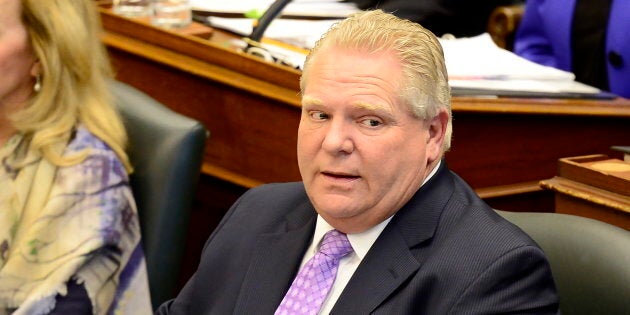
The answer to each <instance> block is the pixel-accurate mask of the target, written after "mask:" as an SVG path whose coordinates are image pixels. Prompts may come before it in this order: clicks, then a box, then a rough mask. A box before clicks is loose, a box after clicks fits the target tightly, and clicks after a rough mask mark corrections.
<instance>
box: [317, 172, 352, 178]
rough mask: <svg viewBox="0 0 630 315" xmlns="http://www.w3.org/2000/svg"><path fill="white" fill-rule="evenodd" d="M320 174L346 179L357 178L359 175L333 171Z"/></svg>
mask: <svg viewBox="0 0 630 315" xmlns="http://www.w3.org/2000/svg"><path fill="white" fill-rule="evenodd" d="M322 174H323V175H324V176H326V177H331V178H334V179H347V180H351V179H357V178H359V177H360V176H357V175H350V174H345V173H333V172H322Z"/></svg>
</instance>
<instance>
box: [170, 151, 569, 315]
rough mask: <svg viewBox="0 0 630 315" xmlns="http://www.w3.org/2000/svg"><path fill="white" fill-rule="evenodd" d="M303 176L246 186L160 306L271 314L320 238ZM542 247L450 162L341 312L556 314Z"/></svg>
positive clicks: (371, 260) (377, 251) (363, 272)
mask: <svg viewBox="0 0 630 315" xmlns="http://www.w3.org/2000/svg"><path fill="white" fill-rule="evenodd" d="M316 215H317V214H316V212H315V210H314V209H313V206H312V205H311V203H310V202H309V199H308V197H307V196H306V193H305V191H304V186H303V185H302V183H285V184H271V185H265V186H261V187H258V188H255V189H252V190H250V191H248V192H247V193H245V194H244V195H243V196H242V197H241V198H240V199H239V200H238V201H237V202H236V203H235V204H234V206H233V207H232V208H231V209H230V211H229V212H228V213H227V214H226V215H225V217H224V219H223V220H222V222H221V223H220V224H219V226H218V227H217V229H216V230H215V231H214V232H213V233H212V235H211V236H210V238H209V239H208V242H207V243H206V245H205V248H204V250H203V254H202V257H201V263H200V264H199V269H198V270H197V272H196V273H195V275H194V276H193V277H192V278H191V279H190V280H189V282H188V284H187V285H186V286H185V288H184V289H183V290H182V292H181V293H180V294H179V296H178V297H177V298H176V299H175V300H173V301H170V302H167V303H165V304H164V305H162V307H161V308H160V309H159V310H158V314H196V315H197V314H273V313H274V311H275V309H276V307H277V306H278V305H279V304H280V301H281V300H282V298H283V296H284V294H285V292H286V291H287V290H288V288H289V286H290V285H291V282H292V280H293V278H294V277H295V275H296V273H297V271H298V268H299V265H300V262H301V260H302V256H303V254H304V252H305V251H306V249H307V247H308V246H309V243H310V241H311V238H312V234H313V231H314V227H315V221H316ZM557 308H558V297H557V295H556V291H555V286H554V282H553V279H552V277H551V272H550V269H549V265H548V263H547V260H546V258H545V256H544V254H543V252H542V251H541V250H540V248H538V247H537V246H536V244H535V243H534V242H533V241H532V240H531V239H530V238H529V237H528V236H527V235H525V234H524V233H523V232H522V231H521V230H519V229H518V228H517V227H515V226H514V225H512V224H511V223H509V222H507V221H505V220H504V219H502V218H501V217H500V216H499V215H497V214H496V213H495V212H494V211H493V210H492V209H491V208H490V207H488V206H487V205H486V204H485V203H484V202H483V201H481V200H480V199H479V198H478V197H477V195H476V194H475V193H474V192H473V191H472V189H471V188H470V187H469V186H468V185H467V184H466V183H464V181H463V180H462V179H461V178H459V177H458V176H457V175H455V174H454V173H452V172H450V171H449V170H448V169H447V167H446V165H445V163H444V162H442V166H441V167H440V169H439V170H438V172H437V173H436V174H435V176H434V177H433V178H432V179H431V180H429V181H428V182H427V183H426V184H425V185H424V186H422V188H421V189H420V190H419V191H418V192H417V193H416V194H415V196H414V197H413V198H412V199H411V200H410V201H409V202H408V203H407V204H406V205H405V206H404V207H403V208H402V209H401V210H400V211H398V213H397V214H396V215H395V216H394V217H393V218H392V220H391V221H390V223H389V224H388V225H387V227H386V228H385V230H383V232H382V233H381V235H380V236H379V237H378V239H377V240H376V242H375V243H374V245H373V246H372V248H371V249H370V251H369V252H368V253H367V255H366V256H365V258H364V259H363V261H362V262H361V264H360V265H359V267H358V268H357V270H356V272H355V273H354V275H353V276H352V278H351V279H350V282H349V283H348V285H347V286H346V288H345V290H344V291H343V293H342V294H341V296H340V297H339V300H338V301H337V303H336V305H335V306H334V308H333V311H332V313H333V314H462V313H466V314H492V313H506V312H514V313H518V314H525V313H532V314H534V313H535V314H555V313H556V312H557Z"/></svg>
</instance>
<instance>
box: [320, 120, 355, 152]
mask: <svg viewBox="0 0 630 315" xmlns="http://www.w3.org/2000/svg"><path fill="white" fill-rule="evenodd" d="M322 148H323V149H324V150H326V151H327V152H329V153H330V154H334V155H336V154H348V153H351V152H352V151H354V141H353V137H352V126H351V124H350V123H348V122H346V121H343V120H341V119H337V120H335V119H333V120H332V121H331V123H330V125H329V126H328V128H327V130H326V134H325V136H324V141H323V143H322Z"/></svg>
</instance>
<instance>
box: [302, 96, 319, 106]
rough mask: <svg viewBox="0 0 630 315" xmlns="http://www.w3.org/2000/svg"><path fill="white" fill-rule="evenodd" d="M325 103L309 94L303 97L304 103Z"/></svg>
mask: <svg viewBox="0 0 630 315" xmlns="http://www.w3.org/2000/svg"><path fill="white" fill-rule="evenodd" d="M323 104H324V102H322V101H321V100H320V99H318V98H314V97H312V96H308V95H305V96H304V97H302V105H323Z"/></svg>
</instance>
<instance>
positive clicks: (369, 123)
mask: <svg viewBox="0 0 630 315" xmlns="http://www.w3.org/2000/svg"><path fill="white" fill-rule="evenodd" d="M361 123H362V124H364V125H366V126H368V127H378V126H380V125H382V124H383V123H382V122H381V121H380V120H377V119H364V120H362V121H361Z"/></svg>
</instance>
